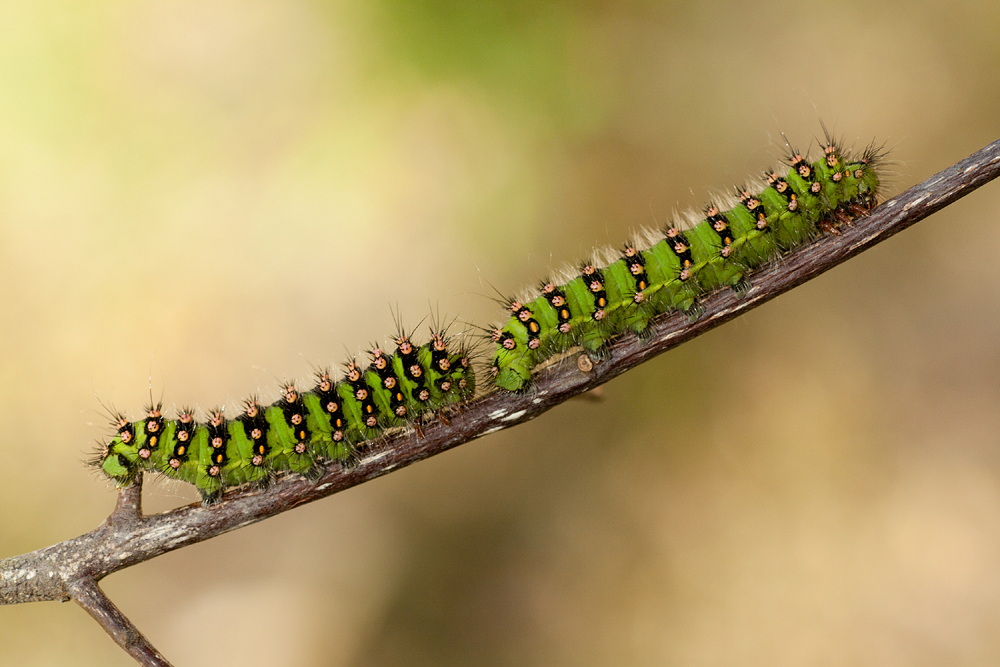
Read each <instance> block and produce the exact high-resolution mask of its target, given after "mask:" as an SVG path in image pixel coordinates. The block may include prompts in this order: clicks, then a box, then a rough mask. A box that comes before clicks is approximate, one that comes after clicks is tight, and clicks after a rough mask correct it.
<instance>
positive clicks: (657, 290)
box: [488, 135, 882, 392]
mask: <svg viewBox="0 0 1000 667" xmlns="http://www.w3.org/2000/svg"><path fill="white" fill-rule="evenodd" d="M881 157H882V155H881V153H880V150H879V148H877V147H875V146H874V145H871V146H869V147H868V148H866V149H865V150H864V151H863V152H862V153H861V154H860V155H859V156H857V157H852V156H851V155H849V154H847V153H846V152H845V151H844V150H842V149H841V148H840V147H839V146H838V145H837V142H836V141H834V140H833V139H831V138H830V137H829V135H828V136H827V140H826V145H825V147H824V152H823V157H822V159H820V160H817V161H815V162H809V161H808V160H807V159H806V158H804V157H803V156H802V155H801V154H800V153H799V152H798V151H794V150H793V151H792V152H791V155H790V157H789V164H790V168H789V170H788V172H787V173H785V174H779V173H776V172H773V171H769V172H766V173H765V175H764V181H765V186H764V187H763V188H761V189H756V190H752V189H750V188H746V187H743V188H738V189H737V191H736V199H735V200H733V201H732V202H730V203H729V205H728V206H726V205H723V204H722V203H718V204H716V203H712V204H709V205H708V206H706V207H705V211H704V217H703V218H701V219H699V220H697V221H696V222H694V221H693V222H694V224H693V225H691V226H689V227H688V228H687V229H684V230H681V229H680V228H679V226H678V225H671V226H669V227H667V228H666V229H664V230H661V231H659V232H647V233H646V234H645V235H644V236H643V237H642V238H641V239H637V240H636V241H633V242H629V243H626V244H625V246H624V247H623V248H622V250H621V251H620V253H617V256H614V255H613V256H611V257H608V258H606V259H605V261H604V262H601V261H599V260H596V259H595V260H591V261H587V262H584V263H583V264H581V265H580V267H579V273H578V274H577V275H575V276H574V275H572V274H569V275H567V276H566V277H565V278H564V279H562V280H559V279H553V280H546V281H542V283H541V285H540V286H539V287H538V288H537V289H535V290H532V291H531V292H530V293H529V294H527V295H525V297H524V298H520V299H514V298H512V299H509V300H508V302H507V306H508V308H509V311H510V315H511V316H510V319H509V320H508V321H507V323H506V324H504V325H503V326H498V327H495V328H493V329H491V330H490V331H489V334H488V335H489V338H490V340H492V342H494V343H495V344H496V352H495V353H494V356H493V363H492V366H491V368H490V379H491V380H492V382H493V384H494V385H495V386H497V387H499V388H501V389H504V390H506V391H512V392H513V391H521V390H523V389H525V388H526V387H528V386H529V385H530V383H531V374H532V370H533V369H534V368H535V367H536V366H538V364H540V363H542V362H544V361H545V360H546V359H549V358H550V357H552V356H553V355H556V354H559V353H561V352H564V351H566V350H568V349H570V348H573V347H583V348H584V349H585V350H587V351H589V352H597V351H599V350H600V349H601V348H602V347H604V346H605V345H606V344H607V343H608V342H609V341H610V340H611V339H612V338H614V337H615V336H618V335H620V334H623V333H625V332H628V331H632V332H635V333H637V334H640V335H642V334H643V333H644V332H646V331H647V330H648V327H649V324H650V322H651V320H652V319H653V318H654V317H656V316H657V315H659V314H661V313H665V312H667V311H669V310H682V311H687V312H689V313H691V314H692V315H695V314H697V306H696V304H695V299H696V298H697V297H698V296H699V295H701V294H704V293H706V292H708V291H710V290H712V289H715V288H717V287H721V286H726V285H728V286H732V287H734V288H736V289H740V288H741V287H742V286H744V285H745V280H746V275H747V274H748V272H750V271H752V270H753V269H754V268H756V267H758V266H760V265H761V264H764V263H765V262H768V261H770V260H772V259H775V258H776V257H778V256H780V255H782V254H784V253H786V252H788V251H789V250H791V249H792V248H794V247H796V246H798V245H801V244H802V243H804V242H806V241H808V240H809V239H811V238H813V237H815V236H816V235H817V234H819V233H820V232H821V231H824V230H830V231H833V232H836V227H837V226H838V225H840V224H844V223H849V222H850V221H851V220H852V219H854V218H855V217H858V216H861V215H864V214H865V213H866V212H867V211H869V210H870V209H871V208H873V207H874V206H875V204H876V203H877V198H878V192H879V174H878V166H879V162H880V158H881Z"/></svg>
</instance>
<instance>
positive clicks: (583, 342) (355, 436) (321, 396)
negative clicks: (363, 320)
mask: <svg viewBox="0 0 1000 667" xmlns="http://www.w3.org/2000/svg"><path fill="white" fill-rule="evenodd" d="M881 158H882V153H881V151H880V149H879V148H878V147H876V146H874V145H870V146H869V147H868V148H866V149H865V150H864V151H862V152H861V154H860V155H858V156H856V157H854V156H852V155H850V154H849V153H848V152H846V151H844V150H843V149H841V148H840V147H839V146H838V144H837V142H835V141H834V140H832V139H831V138H830V136H829V135H827V138H826V144H825V146H824V151H823V157H822V158H821V159H819V160H817V161H815V162H810V161H808V160H807V159H806V158H805V157H803V155H802V154H800V153H799V152H797V151H791V155H790V156H789V159H788V163H789V165H790V168H789V169H788V171H787V173H777V172H774V171H768V172H765V175H764V181H765V184H764V186H763V187H759V188H755V189H752V188H748V187H742V188H738V189H737V191H736V198H735V199H733V200H732V201H731V202H726V203H723V202H718V203H710V204H709V205H708V206H706V207H705V210H704V216H703V217H701V218H698V219H694V220H690V221H689V224H688V225H685V226H684V227H685V228H684V229H682V228H681V225H677V224H674V225H671V226H669V227H667V228H665V229H663V230H660V231H658V232H653V231H647V232H644V233H643V234H642V235H641V237H640V238H637V239H636V240H634V241H631V242H629V243H626V244H625V245H624V247H623V248H622V249H621V251H620V252H617V253H615V254H610V255H609V254H607V253H605V256H604V259H603V261H601V260H598V259H592V260H590V261H587V262H584V263H583V264H581V265H580V267H579V271H578V273H577V274H575V275H574V274H568V275H566V277H565V278H564V279H562V280H559V279H553V280H547V281H543V282H542V283H541V284H540V285H539V286H538V287H537V288H536V289H534V290H532V291H531V293H530V294H527V295H526V296H525V298H521V299H509V300H508V301H507V304H506V305H507V306H508V309H509V311H510V315H511V316H510V319H509V320H508V321H507V322H506V323H505V324H504V325H503V326H502V327H495V328H493V329H491V330H489V333H488V338H489V339H490V340H491V341H492V342H493V343H495V344H496V351H495V353H494V356H493V362H492V365H491V366H490V372H489V378H488V379H489V381H491V382H492V385H493V386H495V387H497V388H500V389H502V390H506V391H511V392H516V391H522V390H524V389H526V388H527V387H529V386H530V384H531V376H532V373H533V371H534V370H535V368H536V367H537V366H538V365H539V364H541V363H543V362H544V361H546V360H547V359H550V358H551V357H553V356H554V355H557V354H559V353H562V352H565V351H566V350H569V349H571V348H575V347H582V348H583V349H584V350H586V351H588V352H600V350H601V349H602V348H604V347H605V346H606V345H607V344H608V343H609V342H610V341H611V340H613V339H614V338H615V337H616V336H619V335H621V334H624V333H627V332H634V333H636V334H639V335H643V334H645V333H646V332H648V331H649V325H650V323H651V322H652V320H653V318H655V317H656V316H658V315H660V314H662V313H665V312H667V311H671V310H681V311H686V312H688V313H689V314H690V315H691V316H696V315H697V313H698V306H697V303H696V299H697V297H698V296H699V295H702V294H704V293H706V292H708V291H710V290H713V289H715V288H718V287H723V286H731V287H733V288H735V289H742V288H743V287H744V286H745V285H746V280H747V275H748V273H750V272H751V271H752V270H753V269H755V268H756V267H759V266H760V265H762V264H764V263H765V262H768V261H771V260H773V259H776V258H777V257H779V256H781V255H782V254H784V253H787V252H789V251H790V250H792V249H794V248H795V247H796V246H799V245H801V244H803V243H805V242H806V241H808V240H810V239H812V238H814V237H815V236H817V235H818V234H820V233H822V232H823V231H831V232H833V233H836V231H837V227H838V226H839V225H842V224H849V223H850V221H851V220H853V219H854V218H857V217H859V216H863V215H865V214H866V213H867V212H868V211H869V210H870V209H871V208H873V207H874V206H875V205H876V203H877V199H878V195H879V187H880V177H879V166H880V162H881ZM456 338H457V337H456ZM393 340H394V342H395V344H396V350H395V352H393V353H392V354H386V353H385V352H383V351H382V350H381V349H380V348H377V347H376V348H374V349H372V350H371V351H370V352H369V356H370V362H369V364H368V365H367V367H365V368H364V369H362V368H361V366H360V365H358V363H357V362H356V361H355V360H352V361H350V362H349V363H347V364H346V365H345V367H344V375H343V377H342V378H341V379H339V380H337V381H334V379H333V378H332V376H331V374H330V373H329V372H325V371H324V372H320V373H317V377H316V385H315V386H314V387H313V388H312V389H310V390H309V391H305V392H300V391H299V390H298V389H296V388H295V386H294V385H293V384H286V385H284V386H283V387H282V390H281V398H280V399H279V400H277V401H276V402H274V403H272V404H271V405H268V406H266V407H265V406H263V405H261V404H260V402H259V401H258V400H257V399H249V400H247V401H245V403H244V409H243V412H242V414H241V415H239V416H238V417H236V418H235V419H228V418H227V417H226V416H225V414H224V412H223V411H222V410H212V411H210V412H209V413H208V419H207V420H206V421H205V422H203V423H202V422H198V421H196V419H195V417H194V412H193V410H190V409H182V410H180V411H179V413H178V414H177V416H176V418H175V419H165V418H164V417H163V413H162V406H161V405H159V404H155V405H150V406H148V407H147V410H146V417H145V418H144V419H142V420H138V421H130V420H129V419H128V418H126V417H125V416H124V415H121V414H115V415H114V418H113V427H114V429H115V431H116V435H115V436H114V437H113V438H112V439H111V440H110V441H109V442H107V443H106V444H104V445H103V446H102V448H101V450H100V452H99V454H98V455H97V456H96V457H95V459H94V460H93V461H92V463H93V464H94V465H96V466H97V467H99V468H100V469H101V470H103V471H104V473H106V474H107V475H108V476H109V477H111V478H112V479H113V480H114V481H115V482H116V483H117V484H119V485H127V484H129V483H131V482H132V481H133V480H134V479H135V478H136V477H137V476H138V475H140V474H142V472H144V471H152V472H160V473H162V474H164V475H166V476H167V477H170V478H174V479H180V480H183V481H186V482H190V483H192V484H194V485H195V486H196V487H197V488H198V490H199V491H200V492H201V494H202V496H203V498H204V499H205V501H206V502H211V501H213V500H215V499H217V498H219V497H220V496H221V494H222V493H223V492H224V491H225V490H226V489H227V488H231V487H236V486H241V485H244V484H257V485H260V486H264V485H266V484H267V483H269V481H270V480H271V479H272V478H273V477H274V474H275V473H276V472H279V471H286V470H287V471H293V472H298V473H302V474H305V475H312V474H315V473H317V472H318V471H319V470H320V468H319V464H320V463H321V462H322V461H324V460H334V461H341V462H349V461H350V460H351V459H352V457H353V456H355V454H356V452H357V451H359V450H360V449H362V448H363V447H365V446H366V444H367V443H370V442H371V441H373V440H376V439H378V438H379V437H381V436H382V435H383V434H384V433H385V431H386V430H387V429H390V428H394V427H401V426H406V425H417V426H419V423H420V422H421V421H422V420H424V419H426V418H427V417H429V416H431V415H433V414H434V413H435V411H439V410H441V409H442V408H445V407H446V406H449V405H454V404H457V403H461V402H463V401H467V400H469V399H471V398H472V396H473V394H474V393H475V389H476V377H475V373H474V372H473V369H472V366H471V364H470V359H469V357H470V350H469V349H468V347H467V344H466V343H465V342H462V343H461V344H452V342H453V341H454V340H455V338H449V337H448V336H447V335H446V333H445V331H444V330H443V329H442V328H439V327H432V330H431V339H430V341H429V342H428V343H426V344H424V345H422V346H419V347H418V346H415V345H414V344H413V343H412V342H411V341H410V339H409V336H407V335H405V334H402V333H401V334H400V335H398V336H396V337H395V338H394V339H393Z"/></svg>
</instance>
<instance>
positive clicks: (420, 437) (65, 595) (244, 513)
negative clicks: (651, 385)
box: [0, 141, 1000, 665]
mask: <svg viewBox="0 0 1000 667" xmlns="http://www.w3.org/2000/svg"><path fill="white" fill-rule="evenodd" d="M998 175H1000V141H996V142H994V143H992V144H990V145H989V146H987V147H986V148H984V149H982V150H980V151H978V152H977V153H975V154H973V155H972V156H970V157H968V158H966V159H965V160H962V161H961V162H959V163H958V164H956V165H954V166H952V167H949V168H948V169H945V170H944V171H942V172H940V173H938V174H936V175H934V176H932V177H931V178H930V179H928V180H927V181H925V182H923V183H921V184H920V185H917V186H915V187H912V188H910V189H909V190H907V191H906V192H904V193H902V194H900V195H899V196H897V197H894V198H893V199H890V200H889V201H887V202H886V203H884V204H882V205H881V206H879V207H877V208H876V209H874V210H873V211H872V212H871V214H870V215H868V216H866V217H864V218H860V219H857V220H856V221H855V224H854V225H853V226H850V227H842V228H841V233H840V234H839V235H829V234H828V235H824V236H822V237H821V238H819V239H817V240H816V241H815V242H813V243H810V244H809V245H807V246H805V247H803V248H800V249H798V250H796V251H795V252H792V253H790V254H789V255H787V256H785V257H782V258H781V260H780V261H778V262H775V263H773V264H771V265H769V266H766V267H764V268H762V269H760V270H759V271H756V272H754V273H753V274H752V275H751V276H750V278H751V279H752V281H753V286H752V287H751V288H750V289H749V290H748V291H747V292H746V293H744V294H743V295H742V296H737V295H736V293H735V292H733V291H732V290H729V289H721V290H718V291H716V292H713V293H712V294H709V295H707V296H706V297H704V298H703V299H701V300H700V303H701V305H702V306H703V307H704V312H703V314H702V316H701V317H700V318H699V319H698V320H696V321H694V322H691V321H689V320H688V316H687V315H685V314H684V313H680V312H673V313H669V314H666V315H664V316H661V317H660V318H658V319H657V321H656V322H655V323H654V325H653V329H652V335H651V336H649V337H645V338H644V339H642V340H640V339H638V338H637V337H636V336H631V335H624V336H622V337H621V338H620V339H619V340H617V341H615V342H614V343H613V344H612V345H611V347H610V350H609V352H608V354H607V355H605V356H604V357H602V358H601V359H600V360H593V359H591V358H589V357H586V356H581V354H582V353H578V354H577V363H555V364H552V365H550V366H549V367H548V368H546V369H545V370H543V371H541V372H539V373H538V374H537V376H536V377H535V383H534V385H533V388H532V390H531V391H529V392H527V393H525V394H523V395H511V394H507V393H502V392H496V393H492V394H489V395H487V396H484V397H482V398H480V399H477V400H475V401H472V402H471V403H469V404H467V405H464V406H461V407H460V408H453V409H451V410H450V411H448V412H447V421H445V420H444V419H442V420H439V421H435V422H434V423H432V424H429V425H427V426H426V427H425V428H424V429H423V433H422V434H417V433H415V432H414V431H413V430H412V429H407V430H401V431H400V432H398V433H395V434H392V435H390V436H388V437H387V438H385V439H384V440H382V441H380V442H378V443H375V444H374V445H372V446H371V447H369V448H368V449H367V450H365V451H364V452H363V455H362V456H361V457H360V461H359V462H358V463H357V464H356V465H354V466H352V467H344V466H342V465H340V464H339V463H329V464H327V465H326V468H325V470H324V473H323V475H322V477H321V478H320V479H319V481H317V482H313V481H309V480H307V479H305V478H303V477H301V476H300V475H295V474H283V475H281V476H279V479H278V480H277V482H276V483H275V484H274V485H273V486H272V487H271V488H269V489H268V490H266V491H258V490H252V489H237V490H236V491H233V492H231V493H228V494H227V495H226V496H225V497H224V499H223V500H222V501H221V502H219V503H218V504H215V505H212V506H210V507H202V506H201V505H188V506H186V507H181V508H178V509H174V510H171V511H169V512H164V513H162V514H156V515H153V516H148V517H144V516H142V510H141V485H140V484H136V485H135V486H133V487H130V488H126V489H123V490H122V491H121V492H120V494H119V498H118V504H117V506H116V507H115V510H114V512H113V513H112V515H111V516H110V517H108V519H107V520H106V521H105V522H104V523H103V524H102V525H101V526H99V527H98V528H96V529H95V530H93V531H91V532H90V533H87V534H86V535H81V536H80V537H77V538H74V539H72V540H68V541H66V542H62V543H60V544H56V545H53V546H50V547H46V548H44V549H39V550H38V551H34V552H32V553H28V554H23V555H20V556H15V557H12V558H7V559H5V560H2V561H0V604H17V603H21V602H37V601H44V600H69V599H73V600H76V601H77V602H78V603H79V604H80V605H81V606H82V607H84V609H86V610H87V611H88V612H89V613H90V614H91V615H92V616H93V617H94V618H95V619H97V621H98V622H99V623H101V625H102V626H103V627H104V628H105V630H107V632H108V634H110V635H111V636H112V637H113V638H114V639H115V641H117V642H118V644H119V645H121V646H122V647H123V648H125V650H127V651H128V652H129V653H130V654H131V655H132V656H133V657H135V658H136V660H138V661H139V662H140V663H142V664H147V665H166V664H168V663H167V662H166V661H165V660H164V659H163V657H162V656H160V655H159V653H157V652H156V650H155V649H153V648H152V646H150V645H149V643H148V642H147V641H146V640H145V638H144V637H143V636H142V635H141V634H140V633H139V632H138V630H136V629H135V627H133V626H132V624H131V623H130V622H129V621H128V619H126V618H125V617H124V616H123V615H122V614H121V612H119V611H118V609H117V608H115V606H114V605H113V604H112V603H111V602H110V600H108V599H107V598H106V597H105V596H104V594H103V593H102V592H101V591H100V589H99V588H98V587H97V582H98V581H100V580H101V579H103V578H104V577H106V576H107V575H109V574H111V573H113V572H117V571H118V570H121V569H123V568H126V567H129V566H132V565H135V564H137V563H141V562H144V561H147V560H149V559H151V558H155V557H156V556H159V555H160V554H164V553H167V552H168V551H173V550H174V549H178V548H180V547H184V546H187V545H189V544H195V543H197V542H201V541H203V540H207V539H209V538H212V537H215V536H216V535H221V534H222V533H226V532H228V531H231V530H235V529H237V528H240V527H242V526H246V525H249V524H251V523H255V522H257V521H261V520H263V519H266V518H268V517H270V516H274V515H275V514H279V513H281V512H285V511H287V510H290V509H292V508H293V507H297V506H299V505H303V504H305V503H309V502H312V501H314V500H319V499H320V498H325V497H326V496H329V495H331V494H333V493H336V492H338V491H343V490H344V489H348V488H350V487H352V486H355V485H357V484H361V483H363V482H366V481H368V480H370V479H374V478H375V477H379V476H381V475H384V474H386V473H388V472H390V471H392V470H395V469H397V468H402V467H405V466H408V465H410V464H411V463H415V462H416V461H420V460H422V459H425V458H428V457H430V456H434V455H435V454H440V453H441V452H443V451H446V450H448V449H451V448H452V447H455V446H457V445H460V444H463V443H466V442H469V441H470V440H474V439H476V438H478V437H481V436H483V435H486V434H488V433H493V432H494V431H499V430H501V429H504V428H508V427H510V426H514V425H515V424H520V423H522V422H525V421H528V420H529V419H534V418H535V417H537V416H538V415H540V414H542V413H543V412H545V411H547V410H549V409H551V408H552V407H554V406H556V405H558V404H560V403H562V402H563V401H566V400H567V399H569V398H571V397H573V396H576V395H577V394H580V393H583V392H585V391H588V390H590V389H593V388H594V387H597V386H598V385H600V384H603V383H605V382H607V381H608V380H610V379H612V378H614V377H617V376H618V375H621V374H622V373H624V372H625V371H627V370H629V369H630V368H632V367H634V366H636V365H638V364H640V363H642V362H644V361H646V360H648V359H650V358H652V357H654V356H656V355H658V354H660V353H662V352H665V351H667V350H669V349H671V348H674V347H676V346H677V345H680V344H681V343H683V342H685V341H687V340H690V339H691V338H694V337H696V336H699V335H701V334H703V333H705V332H706V331H708V330H710V329H713V328H715V327H717V326H719V325H720V324H722V323H724V322H727V321H729V320H731V319H733V318H734V317H736V316H737V315H740V314H742V313H744V312H747V311H748V310H750V309H752V308H756V307H757V306H760V305H761V304H763V303H766V302H767V301H770V300H771V299H773V298H774V297H776V296H778V295H779V294H783V293H784V292H786V291H788V290H790V289H792V288H793V287H795V286H797V285H799V284H801V283H803V282H805V281H807V280H809V279H810V278H813V277H815V276H817V275H819V274H820V273H823V272H824V271H828V270H829V269H831V268H833V267H835V266H837V265H838V264H840V263H841V262H843V261H845V260H847V259H849V258H851V257H853V256H854V255H856V254H858V253H860V252H862V251H863V250H866V249H867V248H870V247H872V246H873V245H875V244H876V243H879V242H881V241H884V240H885V239H887V238H889V237H890V236H892V235H893V234H896V233H898V232H900V231H902V230H904V229H906V228H907V227H909V226H910V225H912V224H914V223H915V222H917V221H919V220H922V219H923V218H925V217H927V216H928V215H930V214H931V213H934V212H935V211H937V210H939V209H941V208H943V207H945V206H947V205H948V204H950V203H952V202H954V201H955V200H957V199H959V198H961V197H963V196H965V195H966V194H968V193H970V192H972V191H973V190H975V189H976V188H978V187H980V186H981V185H983V184H985V183H987V182H989V181H991V180H992V179H994V178H996V177H997V176H998Z"/></svg>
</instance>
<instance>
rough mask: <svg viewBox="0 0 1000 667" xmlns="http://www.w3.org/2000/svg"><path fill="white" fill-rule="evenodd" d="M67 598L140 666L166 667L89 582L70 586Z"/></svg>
mask: <svg viewBox="0 0 1000 667" xmlns="http://www.w3.org/2000/svg"><path fill="white" fill-rule="evenodd" d="M69 589H70V591H69V592H70V596H71V597H72V598H73V599H74V600H75V601H76V603H77V604H78V605H80V606H81V607H83V608H84V609H86V610H87V613H88V614H90V615H91V616H93V617H94V620H95V621H97V622H98V623H100V624H101V627H103V628H104V629H105V630H106V631H107V633H108V634H109V635H111V638H112V639H114V640H115V642H116V643H117V644H118V645H119V646H121V647H122V648H123V649H125V652H126V653H128V654H129V655H130V656H132V657H133V658H135V661H136V662H138V663H139V664H140V665H148V666H149V667H170V663H169V662H167V660H166V658H164V657H163V656H162V655H160V652H159V651H157V650H156V649H155V648H153V645H152V644H150V643H149V640H147V639H146V638H145V637H143V636H142V633H141V632H139V630H138V629H137V628H136V627H135V626H134V625H132V621H130V620H128V618H127V617H126V616H125V614H123V613H121V612H120V611H119V610H118V607H116V606H115V604H114V603H113V602H112V601H111V600H109V599H108V596H107V595H105V594H104V591H102V590H101V588H100V587H99V586H98V585H97V582H96V581H95V580H93V579H89V578H86V579H77V580H76V581H74V582H73V583H72V584H70V587H69Z"/></svg>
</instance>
